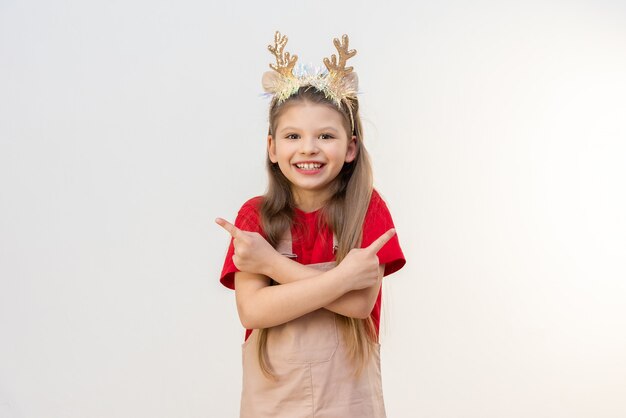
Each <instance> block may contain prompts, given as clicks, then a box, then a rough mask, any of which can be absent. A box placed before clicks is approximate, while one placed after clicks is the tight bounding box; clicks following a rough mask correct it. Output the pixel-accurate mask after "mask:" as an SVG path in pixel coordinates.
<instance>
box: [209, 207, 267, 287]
mask: <svg viewBox="0 0 626 418" xmlns="http://www.w3.org/2000/svg"><path fill="white" fill-rule="evenodd" d="M261 199H262V198H261V197H260V196H257V197H253V198H252V199H250V200H248V201H247V202H246V203H244V204H243V206H242V207H241V209H239V212H238V213H237V218H236V219H235V226H236V227H237V228H239V229H241V230H244V231H251V232H258V233H259V234H261V235H262V236H265V234H264V233H263V228H262V227H261V217H260V215H259V205H260V204H261ZM234 252H235V250H234V247H233V240H232V238H231V240H230V245H229V246H228V251H227V252H226V258H225V259H224V267H222V274H221V276H220V282H221V283H222V284H223V285H224V286H226V287H227V288H229V289H233V290H234V289H235V273H236V272H238V271H239V269H237V267H235V264H234V263H233V254H234Z"/></svg>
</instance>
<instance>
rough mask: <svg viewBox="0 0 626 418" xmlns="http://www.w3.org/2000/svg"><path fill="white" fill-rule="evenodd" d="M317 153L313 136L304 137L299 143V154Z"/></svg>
mask: <svg viewBox="0 0 626 418" xmlns="http://www.w3.org/2000/svg"><path fill="white" fill-rule="evenodd" d="M318 151H319V148H318V147H317V138H315V137H313V136H305V137H303V138H302V140H301V141H300V153H301V154H307V155H309V154H316V153H317V152H318Z"/></svg>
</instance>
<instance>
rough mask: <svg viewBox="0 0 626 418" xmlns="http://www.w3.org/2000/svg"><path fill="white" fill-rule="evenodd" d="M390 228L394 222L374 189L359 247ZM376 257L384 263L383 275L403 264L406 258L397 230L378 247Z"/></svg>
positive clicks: (367, 243)
mask: <svg viewBox="0 0 626 418" xmlns="http://www.w3.org/2000/svg"><path fill="white" fill-rule="evenodd" d="M390 228H394V224H393V219H391V214H390V213H389V209H388V208H387V205H386V204H385V201H384V200H383V199H382V197H380V195H379V194H378V192H377V191H376V190H374V191H373V192H372V198H371V200H370V205H369V207H368V209H367V213H366V215H365V220H364V221H363V240H362V243H361V248H364V247H367V246H368V245H370V244H371V243H372V242H374V240H376V238H378V237H380V236H381V235H382V234H384V233H385V232H386V231H387V230H389V229H390ZM378 259H379V262H380V264H385V276H387V275H389V274H391V273H394V272H396V271H398V270H400V269H401V268H402V267H403V266H404V264H405V263H406V260H405V258H404V254H403V253H402V249H401V248H400V242H399V241H398V233H397V232H396V235H394V236H393V237H392V238H391V239H390V240H389V241H388V242H387V243H386V244H385V246H384V247H383V248H381V249H380V251H379V252H378Z"/></svg>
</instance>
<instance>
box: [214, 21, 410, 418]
mask: <svg viewBox="0 0 626 418" xmlns="http://www.w3.org/2000/svg"><path fill="white" fill-rule="evenodd" d="M286 43H287V38H286V37H285V36H281V35H280V33H278V32H276V36H275V43H274V45H273V46H272V45H270V46H269V50H270V51H271V52H272V53H273V54H274V56H275V57H276V64H275V65H270V66H271V68H272V69H273V71H270V72H267V73H265V74H264V76H263V86H264V88H265V90H266V92H268V93H270V94H271V95H272V96H273V97H272V102H271V105H270V114H269V132H268V137H267V168H268V172H269V186H268V191H267V193H266V194H265V195H264V196H260V197H255V198H252V199H250V200H249V201H247V202H246V203H245V204H244V205H243V206H242V207H241V209H240V210H239V214H238V216H237V219H236V220H235V225H232V224H230V223H228V222H227V221H225V220H224V219H221V218H218V219H217V220H216V222H217V223H218V224H219V225H221V226H222V227H223V228H224V229H226V230H227V231H228V232H229V233H230V234H231V236H232V241H231V245H230V247H229V250H228V253H227V255H226V260H225V262H224V268H223V270H222V275H221V279H220V280H221V283H222V284H224V285H225V286H227V287H229V288H231V289H235V296H236V301H237V310H238V313H239V317H240V319H241V323H242V324H243V326H244V327H245V328H246V336H245V337H246V339H245V342H244V344H243V390H242V397H241V415H240V416H241V417H242V418H243V417H252V418H265V417H268V418H269V417H272V418H275V417H286V418H299V417H316V418H321V417H332V418H339V417H340V418H347V417H359V418H367V417H376V418H380V417H384V416H385V408H384V403H383V397H382V389H381V378H380V361H379V355H380V353H379V350H380V346H379V344H378V327H379V320H380V307H381V292H380V289H381V280H382V277H383V276H385V275H388V274H391V273H393V272H395V271H397V270H398V269H400V268H401V267H402V266H403V265H404V263H405V259H404V255H403V253H402V250H401V249H400V246H399V243H398V239H397V237H396V236H395V230H394V229H393V221H392V219H391V215H390V214H389V211H388V210H387V207H386V205H385V203H384V201H383V200H382V199H381V197H380V196H379V194H378V193H377V192H376V191H375V190H374V189H373V187H372V175H371V166H370V162H369V158H368V154H367V151H366V149H365V146H364V144H363V135H362V128H361V120H360V117H359V105H358V100H357V97H356V94H357V91H358V82H357V77H356V73H354V72H353V71H352V67H346V65H345V64H346V60H347V59H348V58H350V57H352V56H354V55H355V54H356V51H354V50H348V37H347V36H346V35H344V36H343V39H342V41H341V42H340V41H339V40H338V39H335V40H334V43H335V46H336V48H337V50H338V56H339V59H337V57H336V56H335V55H332V56H331V58H330V59H325V60H324V64H325V65H326V68H327V69H328V71H327V72H320V71H315V72H310V71H303V70H299V71H297V75H296V74H294V65H295V62H296V60H297V56H290V54H289V53H288V52H284V47H285V44H286Z"/></svg>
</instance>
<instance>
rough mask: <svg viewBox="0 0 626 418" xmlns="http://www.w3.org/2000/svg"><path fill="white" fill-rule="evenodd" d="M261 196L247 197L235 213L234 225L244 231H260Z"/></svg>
mask: <svg viewBox="0 0 626 418" xmlns="http://www.w3.org/2000/svg"><path fill="white" fill-rule="evenodd" d="M262 203H263V196H255V197H253V198H251V199H248V200H247V201H246V202H245V203H244V204H243V205H241V208H240V209H239V212H238V213H237V218H236V219H235V226H237V228H239V229H243V230H245V231H256V232H261V204H262Z"/></svg>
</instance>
